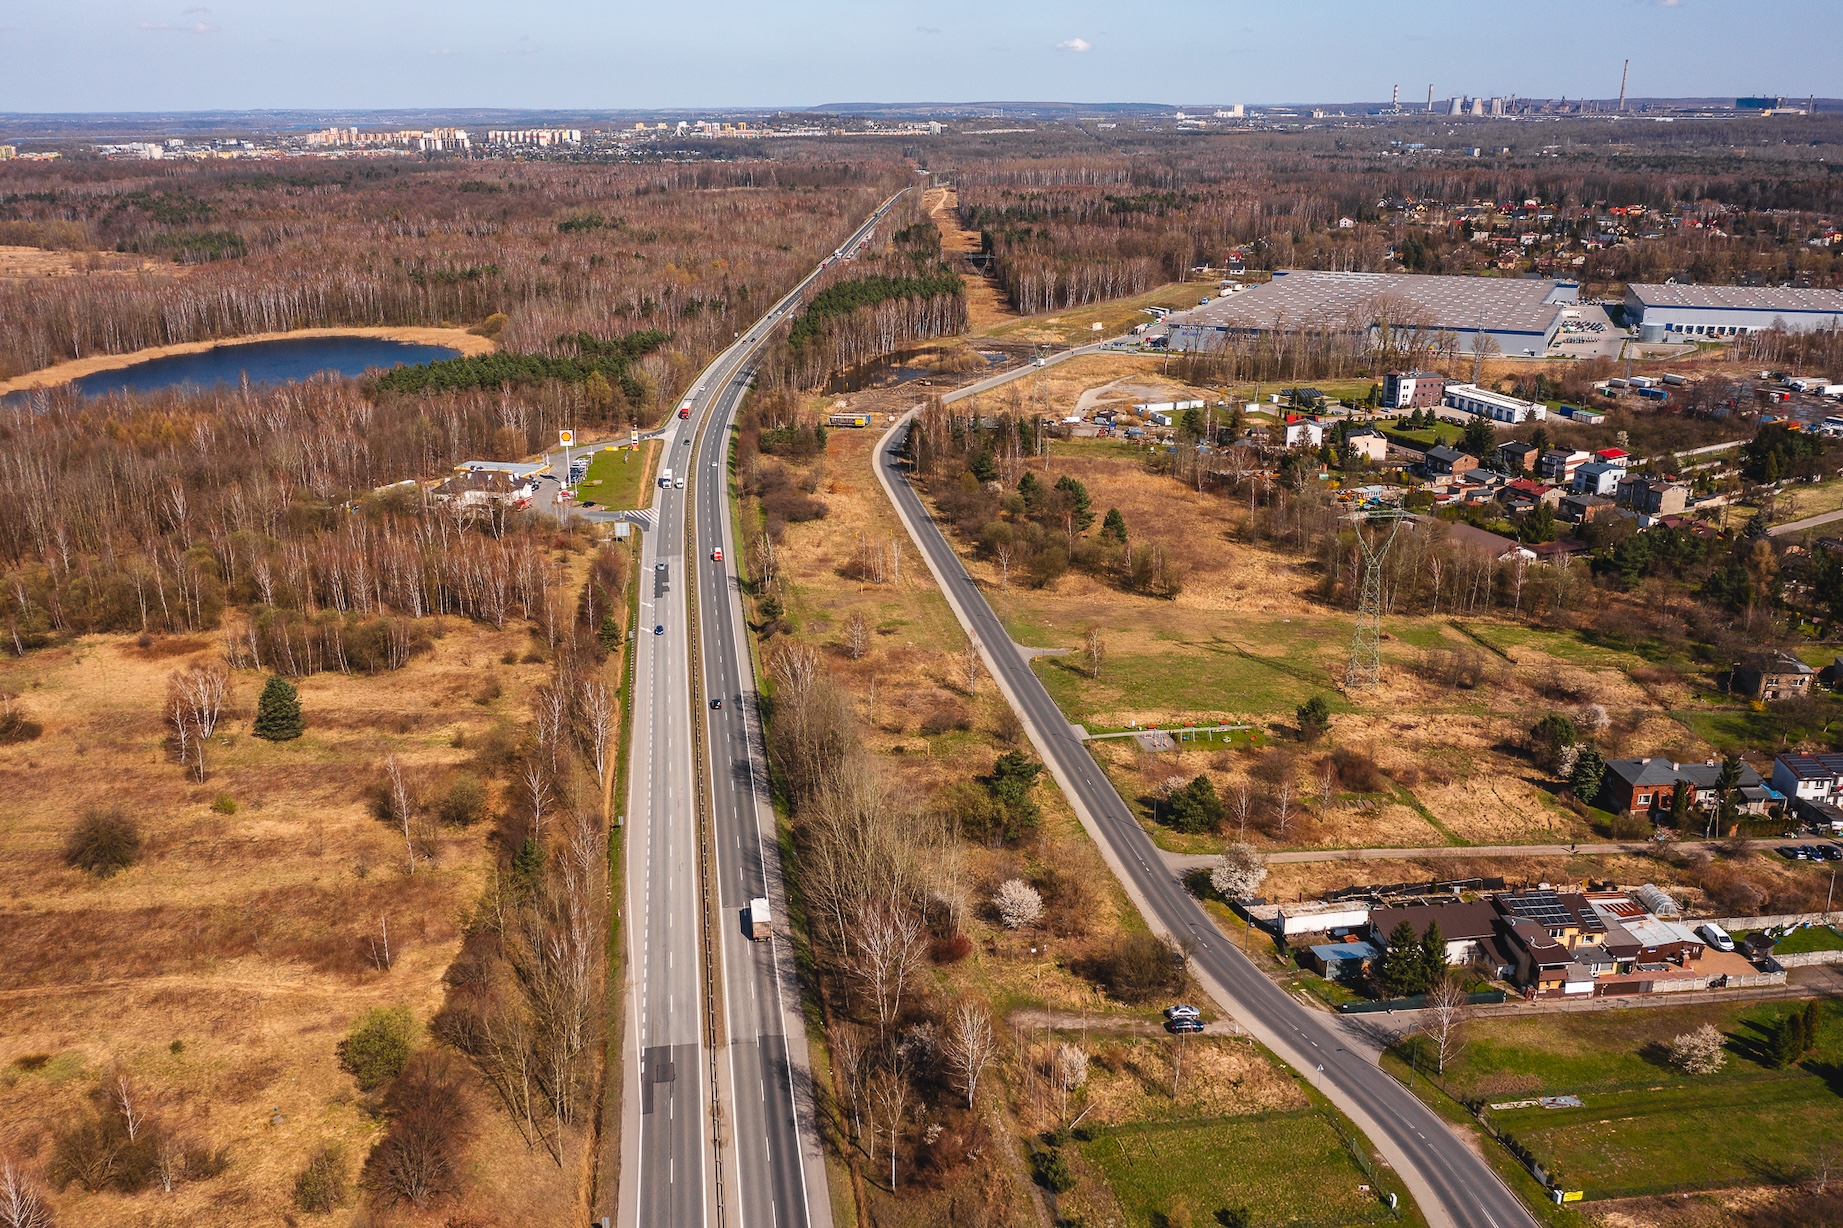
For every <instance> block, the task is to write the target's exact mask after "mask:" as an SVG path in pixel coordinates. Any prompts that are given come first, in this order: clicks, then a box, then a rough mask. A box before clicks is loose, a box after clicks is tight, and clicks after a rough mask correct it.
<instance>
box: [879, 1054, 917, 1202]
mask: <svg viewBox="0 0 1843 1228" xmlns="http://www.w3.org/2000/svg"><path fill="white" fill-rule="evenodd" d="M870 1101H871V1106H872V1107H871V1111H872V1112H873V1113H874V1114H875V1115H876V1118H877V1121H878V1125H879V1127H880V1129H879V1133H881V1134H884V1135H887V1136H888V1138H889V1155H890V1189H892V1190H894V1189H895V1188H896V1144H897V1142H898V1141H899V1140H900V1138H901V1136H902V1123H903V1121H904V1119H905V1118H906V1117H907V1115H908V1107H909V1076H908V1071H907V1070H905V1069H904V1068H903V1062H902V1059H901V1057H900V1055H898V1057H897V1058H896V1060H895V1061H894V1062H893V1063H892V1064H891V1065H890V1066H889V1067H888V1068H886V1069H883V1070H879V1071H878V1072H877V1073H876V1074H875V1075H874V1076H873V1077H872V1078H871V1080H870Z"/></svg>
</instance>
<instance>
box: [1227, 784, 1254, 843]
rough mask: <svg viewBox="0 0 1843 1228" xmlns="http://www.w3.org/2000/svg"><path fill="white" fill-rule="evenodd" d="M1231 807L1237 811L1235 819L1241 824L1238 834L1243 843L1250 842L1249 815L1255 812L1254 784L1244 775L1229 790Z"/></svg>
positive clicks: (1238, 838)
mask: <svg viewBox="0 0 1843 1228" xmlns="http://www.w3.org/2000/svg"><path fill="white" fill-rule="evenodd" d="M1229 809H1231V810H1233V811H1234V812H1235V821H1236V823H1237V824H1239V825H1240V832H1239V834H1238V835H1237V836H1236V839H1237V840H1240V841H1241V842H1242V843H1243V844H1246V843H1247V842H1248V816H1249V815H1251V814H1253V813H1254V786H1253V785H1252V784H1251V783H1250V782H1249V781H1248V779H1247V778H1246V777H1243V778H1242V779H1241V780H1240V781H1237V782H1236V784H1235V787H1234V788H1233V789H1230V790H1229Z"/></svg>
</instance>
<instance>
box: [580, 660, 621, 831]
mask: <svg viewBox="0 0 1843 1228" xmlns="http://www.w3.org/2000/svg"><path fill="white" fill-rule="evenodd" d="M576 712H577V716H578V718H579V727H580V730H581V734H582V741H583V745H584V747H585V748H586V749H587V750H588V752H589V762H590V763H591V764H593V765H594V767H595V783H596V784H598V785H606V784H607V783H608V762H609V753H610V751H611V749H612V747H613V744H614V734H615V727H616V725H617V723H618V717H619V715H620V713H619V711H618V707H617V704H616V703H615V698H614V692H613V690H612V689H611V688H610V687H609V686H608V681H607V679H605V678H603V677H602V676H601V675H600V674H599V673H590V674H585V675H583V677H582V679H581V681H580V682H579V683H578V685H577V687H576ZM603 817H604V818H606V816H605V815H604V816H603Z"/></svg>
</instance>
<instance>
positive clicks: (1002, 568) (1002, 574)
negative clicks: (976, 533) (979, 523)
mask: <svg viewBox="0 0 1843 1228" xmlns="http://www.w3.org/2000/svg"><path fill="white" fill-rule="evenodd" d="M992 557H993V558H995V559H997V560H998V587H1000V588H1010V587H1011V547H1010V546H1009V545H1006V544H1004V543H1002V542H1001V543H1000V544H999V545H998V546H997V547H996V548H995V549H994V550H993V551H992Z"/></svg>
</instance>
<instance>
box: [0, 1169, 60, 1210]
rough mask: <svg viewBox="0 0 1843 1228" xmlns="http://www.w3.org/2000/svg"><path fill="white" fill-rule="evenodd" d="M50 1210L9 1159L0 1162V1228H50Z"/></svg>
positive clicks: (35, 1188)
mask: <svg viewBox="0 0 1843 1228" xmlns="http://www.w3.org/2000/svg"><path fill="white" fill-rule="evenodd" d="M56 1223H57V1221H56V1220H55V1219H53V1218H52V1215H51V1208H50V1207H48V1206H46V1205H45V1199H44V1196H43V1195H42V1194H40V1193H39V1192H38V1187H37V1186H36V1185H34V1184H33V1183H32V1180H31V1178H29V1177H27V1176H26V1173H25V1170H24V1169H22V1168H20V1167H19V1166H18V1165H16V1164H14V1163H13V1160H12V1157H11V1156H7V1157H5V1158H0V1228H53V1225H54V1224H56Z"/></svg>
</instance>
